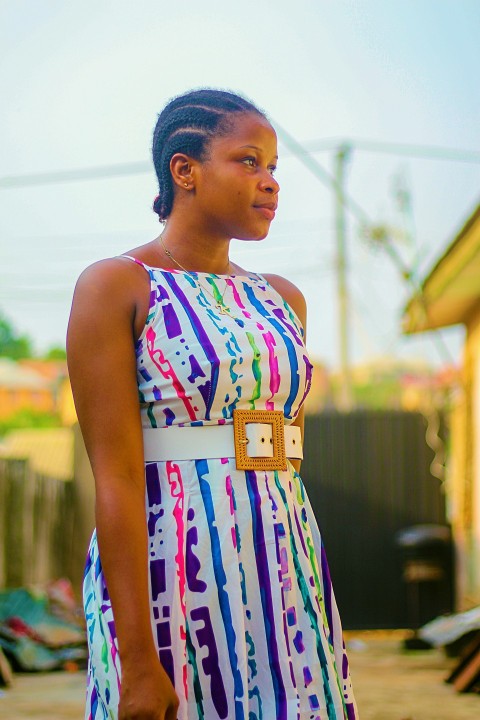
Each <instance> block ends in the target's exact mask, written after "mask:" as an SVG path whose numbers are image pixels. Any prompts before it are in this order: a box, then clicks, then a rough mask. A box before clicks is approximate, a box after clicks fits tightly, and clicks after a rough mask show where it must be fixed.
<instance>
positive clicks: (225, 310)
mask: <svg viewBox="0 0 480 720" xmlns="http://www.w3.org/2000/svg"><path fill="white" fill-rule="evenodd" d="M215 307H216V308H217V310H218V311H219V313H220V315H228V314H229V313H230V308H228V307H225V305H220V303H217V304H216V305H215Z"/></svg>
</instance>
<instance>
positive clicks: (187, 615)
mask: <svg viewBox="0 0 480 720" xmlns="http://www.w3.org/2000/svg"><path fill="white" fill-rule="evenodd" d="M130 259H131V260H133V258H130ZM134 261H135V262H138V263H139V264H141V265H143V264H142V263H140V262H139V261H138V260H134ZM143 267H144V268H145V269H146V270H147V272H148V273H149V275H150V281H151V295H150V312H149V315H148V319H147V322H146V325H145V328H144V330H143V332H142V335H141V337H140V338H139V340H138V342H137V344H136V357H137V378H138V393H139V408H140V413H141V418H142V423H143V426H144V427H149V428H150V427H168V426H171V425H184V426H185V425H188V426H195V425H205V424H214V425H215V424H224V423H231V422H232V412H233V410H234V409H235V408H243V409H257V410H260V409H263V410H265V409H266V410H282V411H283V413H284V415H285V421H286V423H287V424H288V423H291V422H293V421H294V420H295V417H296V416H297V413H298V411H299V409H300V407H301V405H302V403H303V401H304V400H305V397H306V395H307V393H308V390H309V387H310V382H311V372H312V365H311V363H310V361H309V359H308V355H307V352H306V349H305V346H304V343H303V339H302V338H303V329H302V326H301V323H300V321H299V319H298V317H297V316H296V315H295V313H294V312H293V311H292V309H291V308H290V307H289V306H288V305H287V303H286V302H284V301H283V299H282V298H281V297H280V295H279V294H278V293H277V292H276V291H275V290H274V288H273V287H272V286H271V285H270V284H269V283H268V282H267V281H266V280H265V279H264V278H263V277H262V276H261V275H257V274H254V273H250V274H248V275H237V276H234V275H231V276H230V275H229V276H225V275H223V276H222V275H211V274H207V273H193V272H192V273H187V272H183V271H180V270H168V271H167V270H161V269H158V268H152V267H148V266H146V265H143ZM222 296H223V300H222ZM217 304H218V305H219V306H220V307H221V306H222V304H223V305H224V306H226V307H228V308H229V313H228V314H222V313H221V312H219V309H218V307H217ZM165 432H167V431H165ZM199 432H201V430H199ZM145 482H146V488H145V503H146V523H147V528H148V538H149V557H148V558H145V562H147V563H148V567H149V592H150V609H151V623H152V631H153V636H154V639H155V643H156V645H157V648H158V654H159V658H160V661H161V663H162V664H163V666H164V668H165V670H166V671H167V673H168V675H169V676H170V678H171V680H172V682H173V684H174V686H175V689H176V692H177V694H178V696H179V698H180V708H179V712H178V720H194V719H195V720H197V719H202V720H203V719H205V720H217V719H219V718H222V719H228V720H339V719H340V718H342V719H343V718H348V720H354V719H356V718H357V717H358V715H357V711H356V707H355V701H354V698H353V694H352V687H351V683H350V676H349V669H348V661H347V656H346V654H345V648H344V644H343V639H342V629H341V625H340V619H339V616H338V612H337V607H336V604H335V598H334V595H333V591H332V585H331V581H330V575H329V571H328V565H327V560H326V557H325V552H324V549H323V545H322V541H321V537H320V533H319V531H318V527H317V524H316V521H315V518H314V515H313V512H312V509H311V506H310V503H309V501H308V497H307V495H306V492H305V488H304V486H303V483H302V480H301V478H300V476H299V475H298V474H297V473H296V472H295V470H294V469H293V467H292V466H291V464H290V463H289V467H288V470H286V471H268V472H266V471H262V472H258V471H257V472H255V471H239V470H237V469H236V467H235V461H234V459H233V460H232V459H231V458H218V459H213V460H212V459H209V460H205V459H202V458H201V457H194V458H192V459H191V460H183V461H175V460H172V461H168V462H167V461H161V462H149V463H146V465H145ZM84 603H85V615H86V619H87V631H88V642H89V670H88V690H87V705H86V714H85V718H87V719H88V720H90V719H91V720H99V719H102V720H103V718H116V717H117V714H118V702H119V691H120V684H121V667H120V662H119V656H118V648H117V640H116V635H115V623H114V618H113V614H112V609H111V605H110V600H109V595H108V590H107V587H106V584H105V579H104V575H103V572H102V565H101V558H100V556H99V552H98V547H97V541H96V536H95V533H94V534H93V537H92V541H91V544H90V548H89V553H88V558H87V566H86V571H85V582H84Z"/></svg>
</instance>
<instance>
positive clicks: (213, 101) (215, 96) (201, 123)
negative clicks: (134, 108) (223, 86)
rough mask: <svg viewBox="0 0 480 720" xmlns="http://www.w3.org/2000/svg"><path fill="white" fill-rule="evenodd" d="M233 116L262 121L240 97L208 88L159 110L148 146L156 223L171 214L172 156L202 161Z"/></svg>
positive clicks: (184, 96)
mask: <svg viewBox="0 0 480 720" xmlns="http://www.w3.org/2000/svg"><path fill="white" fill-rule="evenodd" d="M234 113H256V114H257V115H260V116H261V117H265V115H264V113H262V112H261V110H259V109H258V108H257V107H255V105H253V104H252V103H251V102H249V101H248V100H245V98H243V97H241V96H240V95H236V94H234V93H231V92H227V91H224V90H213V89H210V88H205V89H202V90H192V91H191V92H187V93H185V94H184V95H179V96H178V97H175V98H173V99H172V100H171V101H170V102H169V103H168V105H166V107H165V108H164V109H163V110H162V112H161V113H160V115H159V116H158V120H157V124H156V126H155V130H154V133H153V144H152V155H153V164H154V166H155V172H156V174H157V178H158V185H159V192H158V195H157V197H156V198H155V201H154V203H153V210H154V212H156V213H157V215H158V217H159V220H160V222H163V221H165V220H166V219H167V218H168V216H169V215H170V213H171V212H172V206H173V181H172V175H171V172H170V160H171V158H172V156H173V155H174V154H175V153H185V155H189V156H190V157H193V158H194V159H195V160H200V161H202V160H204V159H205V158H206V157H207V155H208V147H209V144H210V142H211V140H212V138H213V137H214V136H217V137H218V136H219V135H224V134H226V133H228V131H229V129H230V128H231V125H232V122H233V119H232V115H233V114H234Z"/></svg>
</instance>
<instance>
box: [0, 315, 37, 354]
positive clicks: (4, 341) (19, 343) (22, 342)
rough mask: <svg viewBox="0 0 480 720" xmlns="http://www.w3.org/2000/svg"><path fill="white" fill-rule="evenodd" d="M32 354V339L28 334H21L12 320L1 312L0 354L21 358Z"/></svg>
mask: <svg viewBox="0 0 480 720" xmlns="http://www.w3.org/2000/svg"><path fill="white" fill-rule="evenodd" d="M32 355H33V347H32V341H31V339H30V338H29V337H27V335H19V334H18V333H17V332H16V330H15V329H14V328H13V326H12V324H11V323H10V321H9V320H7V318H6V317H5V316H4V315H3V314H2V313H0V356H3V357H9V358H11V359H12V360H20V359H21V358H30V357H32Z"/></svg>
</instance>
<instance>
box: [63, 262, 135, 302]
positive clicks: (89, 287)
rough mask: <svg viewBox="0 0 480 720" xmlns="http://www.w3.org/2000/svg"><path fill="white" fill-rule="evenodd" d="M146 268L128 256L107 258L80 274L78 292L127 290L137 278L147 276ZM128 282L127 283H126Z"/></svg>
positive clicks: (101, 292) (77, 285) (96, 292)
mask: <svg viewBox="0 0 480 720" xmlns="http://www.w3.org/2000/svg"><path fill="white" fill-rule="evenodd" d="M145 275H146V273H145V270H144V269H143V268H141V267H140V266H139V265H136V263H133V262H132V261H131V260H127V259H126V258H119V257H114V258H105V260H98V261H97V262H95V263H93V264H92V265H89V266H88V267H87V268H85V270H84V271H83V272H82V273H81V274H80V276H79V278H78V280H77V284H76V292H78V291H80V292H84V291H89V292H90V291H92V292H94V293H95V294H98V293H100V294H103V293H108V292H112V291H113V292H115V291H117V290H120V289H123V291H125V289H126V288H128V287H129V286H130V285H131V283H133V284H135V279H136V278H138V280H141V278H142V276H145ZM126 281H128V282H127V284H126V285H125V283H126Z"/></svg>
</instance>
